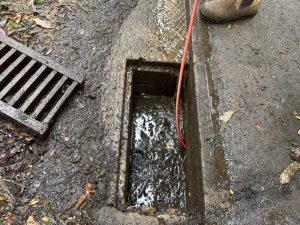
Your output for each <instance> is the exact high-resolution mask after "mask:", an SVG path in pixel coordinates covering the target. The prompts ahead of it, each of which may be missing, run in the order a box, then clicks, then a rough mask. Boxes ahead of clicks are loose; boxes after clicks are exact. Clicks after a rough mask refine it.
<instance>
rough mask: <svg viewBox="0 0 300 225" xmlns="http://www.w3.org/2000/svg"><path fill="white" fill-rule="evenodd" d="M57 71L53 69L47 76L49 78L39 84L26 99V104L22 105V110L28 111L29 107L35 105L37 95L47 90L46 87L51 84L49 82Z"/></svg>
mask: <svg viewBox="0 0 300 225" xmlns="http://www.w3.org/2000/svg"><path fill="white" fill-rule="evenodd" d="M56 73H57V72H56V71H54V70H53V71H52V72H51V73H50V74H49V75H48V76H47V78H46V79H45V80H43V82H42V83H41V84H40V85H39V86H38V88H37V89H36V90H35V91H34V92H33V93H32V95H31V96H30V97H29V98H28V99H26V101H25V102H24V104H23V105H22V106H21V108H20V110H21V111H23V112H26V111H27V110H28V109H29V108H31V107H32V106H33V104H34V103H35V101H36V99H37V97H38V96H39V95H40V94H41V93H42V92H43V90H45V88H46V87H48V86H49V84H50V83H51V81H52V80H53V78H54V76H55V74H56Z"/></svg>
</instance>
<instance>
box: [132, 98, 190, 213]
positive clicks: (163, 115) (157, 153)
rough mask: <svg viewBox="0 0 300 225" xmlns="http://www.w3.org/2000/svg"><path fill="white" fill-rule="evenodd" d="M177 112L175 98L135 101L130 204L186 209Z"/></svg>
mask: <svg viewBox="0 0 300 225" xmlns="http://www.w3.org/2000/svg"><path fill="white" fill-rule="evenodd" d="M174 112H175V100H174V98H169V97H165V96H136V97H135V99H134V108H133V143H132V155H131V156H132V158H131V160H132V162H131V165H132V167H131V169H130V170H131V171H130V174H129V201H130V204H131V205H133V206H149V207H155V208H158V209H163V208H184V207H185V174H184V161H185V153H184V152H183V150H182V148H181V146H180V143H179V141H178V140H177V134H176V126H175V119H174V118H175V114H174Z"/></svg>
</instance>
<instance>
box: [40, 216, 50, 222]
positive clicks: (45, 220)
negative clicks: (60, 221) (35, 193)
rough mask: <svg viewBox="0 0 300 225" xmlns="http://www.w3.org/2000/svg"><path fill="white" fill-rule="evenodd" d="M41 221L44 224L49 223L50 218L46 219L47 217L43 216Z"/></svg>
mask: <svg viewBox="0 0 300 225" xmlns="http://www.w3.org/2000/svg"><path fill="white" fill-rule="evenodd" d="M42 220H43V221H44V222H46V223H48V222H50V218H49V217H47V216H44V217H43V218H42Z"/></svg>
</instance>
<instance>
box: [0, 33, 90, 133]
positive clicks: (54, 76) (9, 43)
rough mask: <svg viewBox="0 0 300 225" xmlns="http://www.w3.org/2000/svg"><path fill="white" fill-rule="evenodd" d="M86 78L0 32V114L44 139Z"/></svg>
mask: <svg viewBox="0 0 300 225" xmlns="http://www.w3.org/2000/svg"><path fill="white" fill-rule="evenodd" d="M83 82H84V78H83V77H81V76H78V75H76V74H75V73H73V72H71V71H67V70H66V69H64V68H63V67H62V66H60V65H58V64H56V63H55V62H53V61H51V60H49V59H48V58H46V57H44V56H42V55H40V54H39V53H37V52H35V51H33V50H31V49H29V48H27V47H26V46H23V45H22V44H20V43H18V42H16V41H14V40H13V39H11V38H9V37H6V36H5V35H3V34H1V33H0V113H1V114H2V115H3V116H4V117H6V118H8V119H10V120H12V121H13V122H17V123H19V124H21V125H23V126H25V127H26V128H29V129H30V130H32V131H33V132H34V133H35V134H38V135H40V136H44V135H45V134H46V132H47V131H48V129H49V125H50V123H51V122H52V121H53V120H54V118H55V116H56V115H57V113H58V112H59V110H60V109H61V108H62V106H63V105H64V103H65V102H66V100H67V99H68V98H69V97H70V95H71V94H72V93H73V92H74V90H75V88H76V87H77V86H79V85H80V84H83Z"/></svg>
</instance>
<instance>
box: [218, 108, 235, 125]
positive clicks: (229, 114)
mask: <svg viewBox="0 0 300 225" xmlns="http://www.w3.org/2000/svg"><path fill="white" fill-rule="evenodd" d="M234 113H235V111H228V112H225V113H223V115H222V116H220V118H219V119H220V120H222V121H224V122H225V123H227V122H228V121H229V120H230V119H231V117H232V116H233V114H234Z"/></svg>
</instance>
